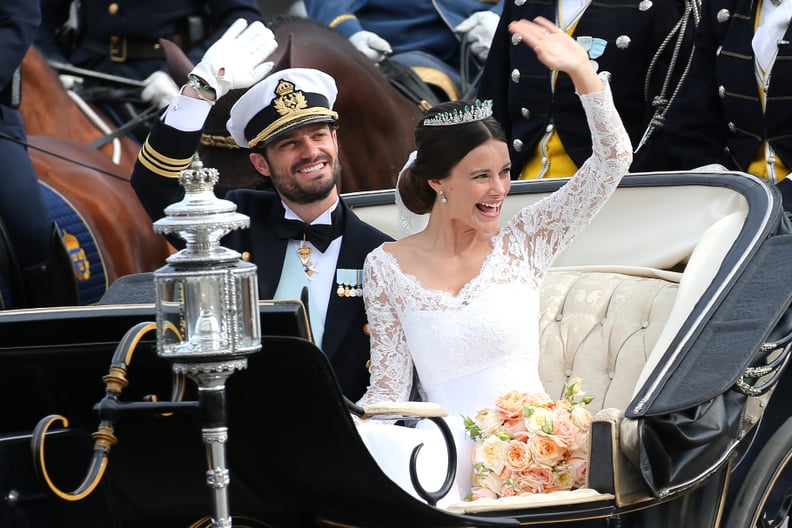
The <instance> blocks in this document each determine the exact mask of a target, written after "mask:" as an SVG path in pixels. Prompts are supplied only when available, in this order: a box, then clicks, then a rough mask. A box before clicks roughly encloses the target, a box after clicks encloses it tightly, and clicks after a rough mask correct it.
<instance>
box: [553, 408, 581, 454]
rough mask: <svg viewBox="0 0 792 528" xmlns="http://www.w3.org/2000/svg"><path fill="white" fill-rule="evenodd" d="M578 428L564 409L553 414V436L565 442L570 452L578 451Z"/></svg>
mask: <svg viewBox="0 0 792 528" xmlns="http://www.w3.org/2000/svg"><path fill="white" fill-rule="evenodd" d="M577 433H578V428H577V427H576V426H575V424H574V423H572V420H570V417H569V413H568V412H567V411H564V410H562V409H556V411H555V413H554V414H553V434H554V435H556V436H557V437H558V438H560V439H561V440H563V441H564V444H565V445H566V447H567V449H569V450H570V451H571V450H573V449H577V442H576V441H577Z"/></svg>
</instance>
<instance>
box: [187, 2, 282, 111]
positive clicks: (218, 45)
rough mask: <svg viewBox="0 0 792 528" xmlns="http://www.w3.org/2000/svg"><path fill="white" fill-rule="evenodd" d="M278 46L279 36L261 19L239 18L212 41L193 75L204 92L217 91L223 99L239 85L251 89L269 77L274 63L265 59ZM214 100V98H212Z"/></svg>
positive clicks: (200, 90) (198, 86)
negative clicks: (277, 38) (247, 19)
mask: <svg viewBox="0 0 792 528" xmlns="http://www.w3.org/2000/svg"><path fill="white" fill-rule="evenodd" d="M277 47H278V42H277V41H276V40H275V35H273V34H272V31H270V29H269V28H267V27H265V26H264V24H262V23H261V22H259V21H258V20H257V21H255V22H251V23H250V24H249V25H248V23H247V21H246V20H245V19H244V18H240V19H238V20H237V21H236V22H234V23H233V24H231V26H230V27H229V28H228V29H227V30H226V32H225V33H224V34H223V36H222V37H220V39H218V40H217V42H215V43H214V44H212V45H211V46H210V47H209V49H208V50H206V53H204V56H203V57H202V58H201V62H199V63H198V65H197V66H196V67H195V68H193V69H192V71H191V72H190V75H189V78H190V79H191V81H192V80H196V81H197V85H194V87H195V88H196V89H197V90H198V91H199V93H200V92H211V91H214V99H219V98H221V97H222V96H224V95H225V94H227V93H228V92H229V90H234V89H237V88H248V87H250V86H253V85H254V84H255V83H257V82H258V81H260V80H261V79H263V78H264V77H266V76H267V74H268V73H269V72H270V70H272V66H273V63H272V62H264V59H266V58H267V57H269V56H270V55H271V54H272V52H273V51H275V49H277ZM210 99H211V98H210Z"/></svg>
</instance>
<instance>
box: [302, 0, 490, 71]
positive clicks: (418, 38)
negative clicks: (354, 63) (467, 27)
mask: <svg viewBox="0 0 792 528" xmlns="http://www.w3.org/2000/svg"><path fill="white" fill-rule="evenodd" d="M503 2H504V0H493V1H488V0H435V1H433V2H429V1H427V0H395V1H394V0H362V1H361V0H304V3H305V8H306V11H307V12H308V16H309V17H310V18H312V19H314V20H318V21H319V22H321V23H323V24H325V25H329V26H331V27H333V28H334V29H336V30H337V31H338V32H339V33H341V34H342V35H344V36H345V37H346V38H349V37H351V36H352V35H353V34H354V33H357V32H358V31H360V30H363V29H365V30H366V31H371V32H373V33H376V34H377V35H379V36H380V37H382V38H384V39H385V40H387V41H388V42H389V43H390V45H391V48H393V52H394V53H403V52H406V51H413V50H420V51H425V52H427V53H429V54H430V55H434V56H435V57H438V58H439V59H441V60H443V61H444V62H447V63H449V64H451V65H455V66H456V67H458V65H459V54H460V43H459V37H458V36H457V35H456V34H455V33H454V28H455V27H456V26H457V25H459V24H460V23H461V22H462V21H463V20H465V19H466V18H467V17H469V16H470V15H472V14H473V13H475V12H477V11H493V12H494V13H496V14H500V11H501V7H502V5H503Z"/></svg>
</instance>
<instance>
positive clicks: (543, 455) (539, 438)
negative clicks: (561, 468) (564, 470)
mask: <svg viewBox="0 0 792 528" xmlns="http://www.w3.org/2000/svg"><path fill="white" fill-rule="evenodd" d="M528 449H529V450H530V451H531V455H532V456H533V459H534V461H535V462H536V463H537V464H541V465H545V466H548V467H553V466H555V465H556V464H558V462H559V461H561V459H563V458H564V454H565V453H566V446H565V445H564V443H563V441H562V440H560V439H559V438H556V437H555V436H552V435H549V436H548V435H536V436H534V437H532V438H530V439H529V440H528Z"/></svg>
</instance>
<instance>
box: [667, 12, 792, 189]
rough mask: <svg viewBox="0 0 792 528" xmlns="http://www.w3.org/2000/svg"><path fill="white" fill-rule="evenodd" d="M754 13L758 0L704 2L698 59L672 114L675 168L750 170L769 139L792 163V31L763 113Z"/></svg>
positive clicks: (669, 121) (670, 127)
mask: <svg viewBox="0 0 792 528" xmlns="http://www.w3.org/2000/svg"><path fill="white" fill-rule="evenodd" d="M755 17H756V2H755V1H752V0H712V1H707V2H704V4H703V10H702V17H701V22H700V24H699V28H698V29H697V32H696V51H695V55H694V60H693V67H692V69H691V72H690V76H689V77H688V79H687V81H685V84H684V86H683V87H682V90H681V92H680V94H679V97H678V98H677V99H676V101H675V102H674V104H673V105H672V106H671V109H670V111H669V113H668V118H667V120H666V127H665V133H664V136H665V141H666V144H667V146H668V151H669V154H670V156H671V157H670V161H671V163H672V166H671V167H669V168H672V169H690V168H694V167H699V166H702V165H707V164H710V163H719V164H721V165H723V166H725V167H727V168H729V169H732V170H741V171H747V170H748V166H749V165H750V163H751V161H752V160H753V159H754V157H755V156H756V153H757V151H758V149H759V147H760V145H761V143H762V141H763V140H766V141H768V142H769V143H770V145H771V146H772V148H773V149H774V150H775V153H776V156H778V157H779V158H780V160H781V161H782V162H783V163H784V165H785V166H786V167H788V168H792V122H791V121H790V116H792V44H790V42H792V31H791V30H790V29H787V32H786V35H785V36H784V38H783V43H782V44H781V45H780V46H779V47H778V57H777V58H776V61H775V65H774V66H773V69H772V71H771V82H770V86H769V88H768V92H767V109H766V111H765V112H764V113H763V112H762V103H761V100H760V97H759V86H758V81H757V80H756V76H755V74H754V52H753V49H752V48H751V39H752V38H753V33H754V26H755V23H754V22H755ZM779 176H780V177H783V175H779Z"/></svg>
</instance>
